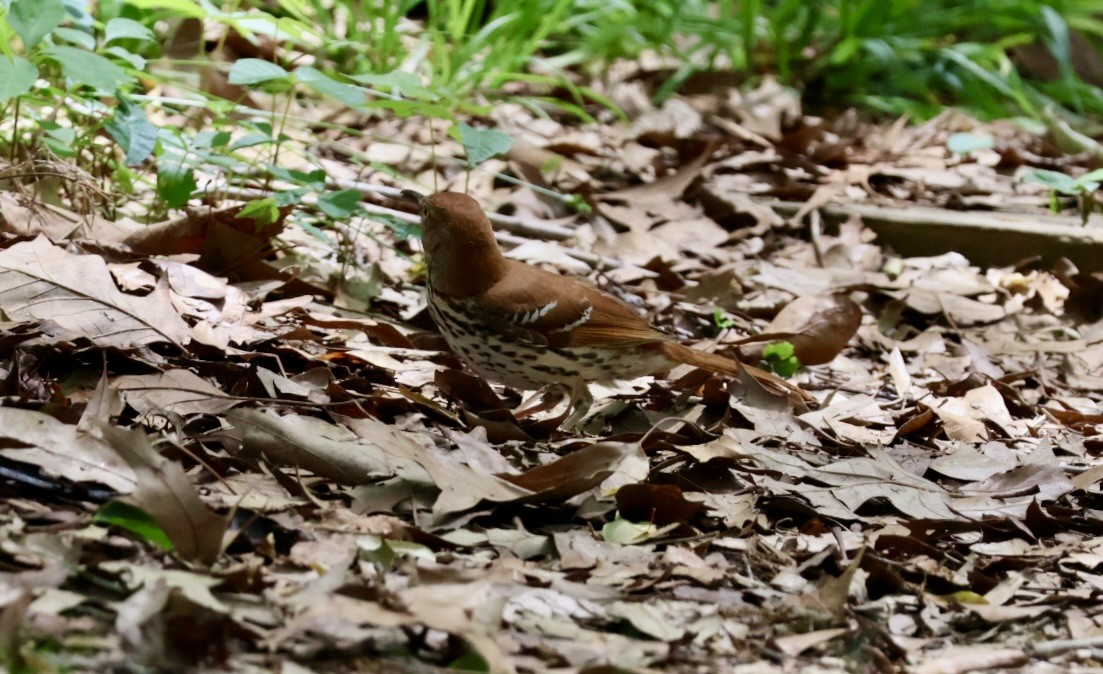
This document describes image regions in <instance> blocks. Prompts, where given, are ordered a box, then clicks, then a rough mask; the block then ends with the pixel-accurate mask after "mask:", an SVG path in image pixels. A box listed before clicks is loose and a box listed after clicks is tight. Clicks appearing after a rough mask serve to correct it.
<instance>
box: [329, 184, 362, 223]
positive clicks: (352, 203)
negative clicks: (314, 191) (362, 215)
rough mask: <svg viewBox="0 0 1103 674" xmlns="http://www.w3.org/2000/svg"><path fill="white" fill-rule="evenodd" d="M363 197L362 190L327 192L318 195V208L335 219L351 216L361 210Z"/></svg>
mask: <svg viewBox="0 0 1103 674" xmlns="http://www.w3.org/2000/svg"><path fill="white" fill-rule="evenodd" d="M362 198H363V195H362V194H360V190H341V191H340V192H327V193H326V194H323V195H321V196H319V197H318V208H320V209H321V211H322V212H323V213H325V214H326V215H328V216H329V217H331V218H333V219H334V220H341V219H344V218H351V217H352V216H353V215H355V214H356V213H357V212H358V211H359V210H360V200H361V199H362Z"/></svg>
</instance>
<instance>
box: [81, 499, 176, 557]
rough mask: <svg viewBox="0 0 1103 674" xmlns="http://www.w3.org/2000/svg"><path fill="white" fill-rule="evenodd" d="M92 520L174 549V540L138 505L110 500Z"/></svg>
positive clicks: (166, 548) (164, 547)
mask: <svg viewBox="0 0 1103 674" xmlns="http://www.w3.org/2000/svg"><path fill="white" fill-rule="evenodd" d="M92 521H93V522H97V523H99V524H106V525H109V526H113V527H118V528H119V529H122V530H124V531H129V532H130V533H132V534H134V535H135V536H138V537H139V538H141V539H142V540H145V541H149V542H150V543H153V544H154V545H156V546H157V547H159V548H161V549H162V550H172V541H170V540H169V537H168V535H167V534H166V533H165V530H164V529H162V528H161V527H160V526H159V525H158V524H157V522H156V521H155V520H154V519H153V518H152V517H150V515H149V513H147V512H146V511H144V510H142V509H141V508H139V507H138V506H134V505H130V504H129V503H124V502H122V501H108V502H107V503H106V504H105V505H104V506H103V507H102V508H100V509H99V510H98V511H97V512H96V514H95V515H93V516H92Z"/></svg>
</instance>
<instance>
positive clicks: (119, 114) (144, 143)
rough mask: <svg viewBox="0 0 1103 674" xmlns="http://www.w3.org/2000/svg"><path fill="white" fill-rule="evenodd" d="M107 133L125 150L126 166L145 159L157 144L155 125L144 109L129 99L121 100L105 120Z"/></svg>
mask: <svg viewBox="0 0 1103 674" xmlns="http://www.w3.org/2000/svg"><path fill="white" fill-rule="evenodd" d="M104 128H106V129H107V133H109V134H110V135H111V137H112V138H114V139H115V142H116V143H118V144H119V147H121V148H122V149H123V151H124V152H126V164H127V166H134V165H135V164H140V163H141V162H143V161H145V160H146V158H147V157H149V156H150V155H151V154H153V146H154V145H156V144H157V127H155V126H153V125H152V124H150V122H149V118H147V117H146V113H145V110H143V109H142V108H140V107H138V106H136V105H134V104H133V103H131V102H130V101H127V100H125V99H124V100H122V101H120V102H119V108H118V110H116V111H115V116H114V117H112V118H111V119H109V120H108V121H107V124H106V125H105V127H104Z"/></svg>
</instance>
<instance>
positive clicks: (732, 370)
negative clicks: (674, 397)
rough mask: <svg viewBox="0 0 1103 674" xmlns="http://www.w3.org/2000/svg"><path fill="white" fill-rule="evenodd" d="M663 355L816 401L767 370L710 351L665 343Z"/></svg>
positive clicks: (661, 349)
mask: <svg viewBox="0 0 1103 674" xmlns="http://www.w3.org/2000/svg"><path fill="white" fill-rule="evenodd" d="M659 349H660V351H661V353H662V354H663V355H664V356H666V357H667V358H669V359H670V360H672V361H674V362H676V363H681V364H683V365H690V366H692V367H699V368H701V369H702V370H708V371H709V372H715V373H717V374H722V375H727V376H729V377H736V378H738V377H740V376H741V374H740V371H741V370H742V371H743V372H746V373H747V374H749V375H751V376H752V377H754V378H755V379H756V380H757V381H758V382H759V383H760V384H762V385H763V386H765V387H766V388H769V389H771V390H774V391H782V392H785V393H793V394H795V395H797V396H798V397H800V399H801V400H805V401H809V402H812V401H814V400H815V399H814V398H813V397H812V396H811V395H809V394H808V392H807V391H805V390H804V389H802V388H801V387H799V386H797V385H795V384H791V383H789V382H787V381H785V380H784V379H782V378H781V377H779V376H777V375H776V374H773V373H772V372H767V371H766V370H762V369H759V368H757V367H755V366H754V365H746V364H744V363H740V362H737V361H734V360H732V359H731V358H725V357H724V356H718V355H716V354H715V353H709V352H708V351H700V350H698V349H692V348H690V347H688V346H685V345H683V344H679V343H677V342H663V343H662V345H661V346H660V347H659Z"/></svg>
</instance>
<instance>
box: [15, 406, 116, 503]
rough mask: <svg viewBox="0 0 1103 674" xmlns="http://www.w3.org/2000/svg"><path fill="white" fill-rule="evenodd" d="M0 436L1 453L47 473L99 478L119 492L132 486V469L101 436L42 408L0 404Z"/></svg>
mask: <svg viewBox="0 0 1103 674" xmlns="http://www.w3.org/2000/svg"><path fill="white" fill-rule="evenodd" d="M0 440H2V441H3V446H2V447H0V454H3V455H4V456H6V457H8V458H10V459H14V460H16V461H23V462H26V463H30V464H33V465H36V466H38V467H40V468H42V470H44V471H45V472H46V474H48V475H58V476H61V477H64V478H66V479H68V480H73V481H75V482H100V483H102V484H105V485H107V486H108V487H110V488H112V489H114V490H115V491H117V492H119V493H121V494H128V493H130V492H131V491H132V490H133V489H134V485H135V480H136V477H135V474H134V470H133V469H132V468H131V467H130V466H128V465H127V463H126V462H125V461H122V460H121V459H120V458H119V456H118V455H117V454H116V453H115V452H113V451H111V448H110V447H108V446H107V445H106V444H104V443H103V441H102V440H100V439H99V438H96V437H92V436H90V435H87V434H85V433H83V432H81V431H80V430H78V429H77V427H76V426H72V425H69V424H64V423H62V422H60V421H58V420H57V419H55V418H53V417H51V416H49V415H46V414H43V413H41V412H34V411H31V410H22V409H18V408H14V407H0Z"/></svg>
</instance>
